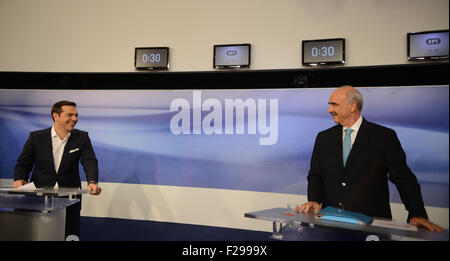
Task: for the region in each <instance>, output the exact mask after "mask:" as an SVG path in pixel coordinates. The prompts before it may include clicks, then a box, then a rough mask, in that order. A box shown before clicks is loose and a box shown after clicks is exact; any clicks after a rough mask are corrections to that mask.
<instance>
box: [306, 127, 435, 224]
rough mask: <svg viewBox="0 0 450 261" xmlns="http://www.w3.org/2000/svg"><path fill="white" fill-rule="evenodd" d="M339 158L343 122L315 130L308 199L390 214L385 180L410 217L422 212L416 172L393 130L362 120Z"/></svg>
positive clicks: (382, 215) (372, 212)
mask: <svg viewBox="0 0 450 261" xmlns="http://www.w3.org/2000/svg"><path fill="white" fill-rule="evenodd" d="M343 164H344V163H343V160H342V126H341V125H336V126H334V127H332V128H329V129H327V130H325V131H322V132H320V133H319V134H318V135H317V138H316V142H315V145H314V150H313V155H312V158H311V169H310V171H309V173H308V201H316V202H319V203H322V208H324V207H326V206H334V207H341V206H343V208H344V209H345V210H349V211H356V212H360V213H364V214H366V215H368V216H373V217H385V218H392V215H391V209H390V205H389V187H388V179H389V180H390V181H392V182H393V183H394V184H395V186H396V187H397V189H398V191H399V193H400V197H401V200H402V202H403V204H404V205H405V207H406V209H407V210H408V211H409V215H408V221H409V219H411V218H412V217H424V218H428V217H427V213H426V211H425V208H424V203H423V200H422V195H421V191H420V186H419V184H418V182H417V178H416V176H415V175H414V174H413V173H412V172H411V170H410V169H409V167H408V166H407V165H406V155H405V152H404V151H403V149H402V146H401V144H400V141H399V140H398V138H397V135H396V133H395V131H394V130H392V129H389V128H386V127H383V126H381V125H377V124H374V123H371V122H368V121H366V120H365V119H363V122H362V124H361V127H360V129H359V131H358V134H357V136H356V140H355V142H354V144H353V146H352V149H351V151H350V155H349V156H348V158H347V163H346V166H345V167H344V166H343Z"/></svg>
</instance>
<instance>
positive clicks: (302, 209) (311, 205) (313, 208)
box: [296, 201, 322, 214]
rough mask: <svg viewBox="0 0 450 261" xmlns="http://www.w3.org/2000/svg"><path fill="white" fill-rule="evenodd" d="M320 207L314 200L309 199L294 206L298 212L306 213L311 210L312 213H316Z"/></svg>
mask: <svg viewBox="0 0 450 261" xmlns="http://www.w3.org/2000/svg"><path fill="white" fill-rule="evenodd" d="M321 209H322V206H321V205H320V204H319V203H317V202H315V201H310V202H308V203H305V204H303V205H300V206H298V207H297V208H296V210H297V212H298V213H302V212H304V213H305V214H307V213H308V212H310V211H313V213H314V214H317V213H318V212H319V211H320V210H321Z"/></svg>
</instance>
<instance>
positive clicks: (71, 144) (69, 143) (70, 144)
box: [58, 130, 78, 170]
mask: <svg viewBox="0 0 450 261" xmlns="http://www.w3.org/2000/svg"><path fill="white" fill-rule="evenodd" d="M77 134H78V133H77V131H76V130H73V131H72V132H71V133H70V137H69V140H68V141H67V144H66V146H65V147H64V152H63V155H62V158H61V163H60V164H59V169H61V168H62V166H63V164H64V161H65V159H66V158H67V156H68V155H69V151H70V149H71V148H73V147H74V144H76V140H77ZM59 169H58V170H59Z"/></svg>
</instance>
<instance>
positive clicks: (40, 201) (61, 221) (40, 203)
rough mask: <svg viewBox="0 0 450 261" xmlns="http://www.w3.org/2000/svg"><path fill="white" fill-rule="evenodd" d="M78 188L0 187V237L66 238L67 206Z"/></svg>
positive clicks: (75, 200) (22, 239) (71, 203)
mask: <svg viewBox="0 0 450 261" xmlns="http://www.w3.org/2000/svg"><path fill="white" fill-rule="evenodd" d="M85 193H87V190H82V189H79V188H58V189H54V188H34V189H33V188H30V189H15V188H0V241H5V240H8V241H63V240H65V224H66V223H65V222H66V208H67V207H68V206H71V205H73V204H76V203H78V202H80V199H79V198H78V197H77V196H78V195H81V194H85Z"/></svg>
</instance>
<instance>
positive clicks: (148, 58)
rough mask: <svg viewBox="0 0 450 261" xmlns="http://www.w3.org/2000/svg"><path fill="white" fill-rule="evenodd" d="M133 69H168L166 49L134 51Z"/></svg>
mask: <svg viewBox="0 0 450 261" xmlns="http://www.w3.org/2000/svg"><path fill="white" fill-rule="evenodd" d="M134 57H135V58H134V68H136V69H150V70H153V69H160V70H165V69H168V68H169V48H168V47H139V48H136V49H135V56H134Z"/></svg>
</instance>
